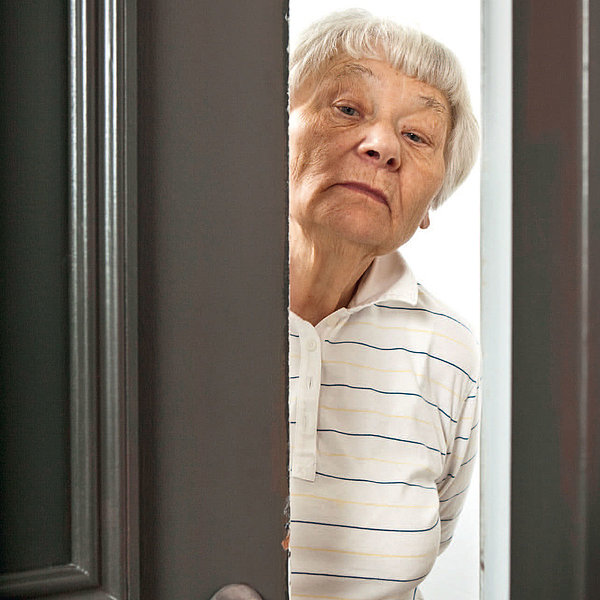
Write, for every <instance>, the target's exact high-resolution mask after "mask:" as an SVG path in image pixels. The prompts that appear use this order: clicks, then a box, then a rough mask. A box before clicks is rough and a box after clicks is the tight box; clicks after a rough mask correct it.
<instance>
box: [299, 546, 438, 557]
mask: <svg viewBox="0 0 600 600" xmlns="http://www.w3.org/2000/svg"><path fill="white" fill-rule="evenodd" d="M291 548H292V549H295V550H314V551H315V552H334V553H336V554H352V555H353V556H371V557H374V558H426V557H427V556H431V555H432V554H434V553H433V552H429V553H427V554H370V553H368V552H352V551H350V550H334V549H333V548H311V547H310V546H291Z"/></svg>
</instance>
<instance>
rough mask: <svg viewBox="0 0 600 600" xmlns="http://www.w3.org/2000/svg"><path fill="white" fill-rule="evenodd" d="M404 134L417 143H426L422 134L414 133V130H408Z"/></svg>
mask: <svg viewBox="0 0 600 600" xmlns="http://www.w3.org/2000/svg"><path fill="white" fill-rule="evenodd" d="M404 136H405V137H407V138H408V139H409V140H410V141H411V142H414V143H415V144H424V143H425V140H424V139H423V138H422V137H421V136H420V135H417V134H416V133H413V132H412V131H406V132H405V133H404Z"/></svg>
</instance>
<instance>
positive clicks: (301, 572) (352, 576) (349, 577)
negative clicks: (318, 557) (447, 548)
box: [291, 571, 425, 583]
mask: <svg viewBox="0 0 600 600" xmlns="http://www.w3.org/2000/svg"><path fill="white" fill-rule="evenodd" d="M291 574H292V575H316V576H317V577H341V578H343V579H362V580H365V581H391V582H393V583H409V582H411V581H419V580H420V579H423V578H424V577H425V575H421V577H417V578H416V579H384V578H382V577H359V576H358V575H336V574H335V573H309V572H307V571H292V573H291Z"/></svg>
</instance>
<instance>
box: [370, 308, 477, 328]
mask: <svg viewBox="0 0 600 600" xmlns="http://www.w3.org/2000/svg"><path fill="white" fill-rule="evenodd" d="M373 306H376V307H377V308H388V309H390V310H418V311H421V312H426V313H429V314H432V315H437V316H438V317H446V319H450V320H451V321H454V322H455V323H458V324H459V325H462V326H463V327H464V328H465V329H466V330H467V331H468V332H469V333H471V330H470V329H469V328H468V327H467V326H466V325H465V324H464V323H461V322H460V321H459V320H458V319H455V318H454V317H451V316H450V315H445V314H444V313H439V312H434V311H433V310H428V309H426V308H408V307H406V306H385V304H377V303H375V304H374V305H373Z"/></svg>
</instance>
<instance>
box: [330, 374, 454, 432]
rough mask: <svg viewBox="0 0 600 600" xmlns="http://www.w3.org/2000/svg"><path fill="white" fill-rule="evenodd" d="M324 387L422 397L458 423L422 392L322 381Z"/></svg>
mask: <svg viewBox="0 0 600 600" xmlns="http://www.w3.org/2000/svg"><path fill="white" fill-rule="evenodd" d="M321 385H322V386H323V387H345V388H350V389H351V390H369V391H371V392H376V393H377V394H388V395H397V396H414V397H415V398H421V400H423V401H424V402H426V403H427V404H429V405H430V406H433V407H434V408H437V409H438V410H439V411H440V412H441V413H442V414H443V415H444V416H445V417H448V418H449V419H450V420H451V421H452V422H453V423H458V421H457V420H456V419H453V418H452V417H451V416H450V415H449V414H448V413H447V412H445V411H443V410H442V409H441V408H440V407H439V406H438V405H437V404H435V403H433V402H431V401H430V400H427V398H423V396H421V395H420V394H414V393H412V392H386V391H384V390H377V389H375V388H372V387H360V386H358V385H348V384H347V383H322V384H321Z"/></svg>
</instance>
